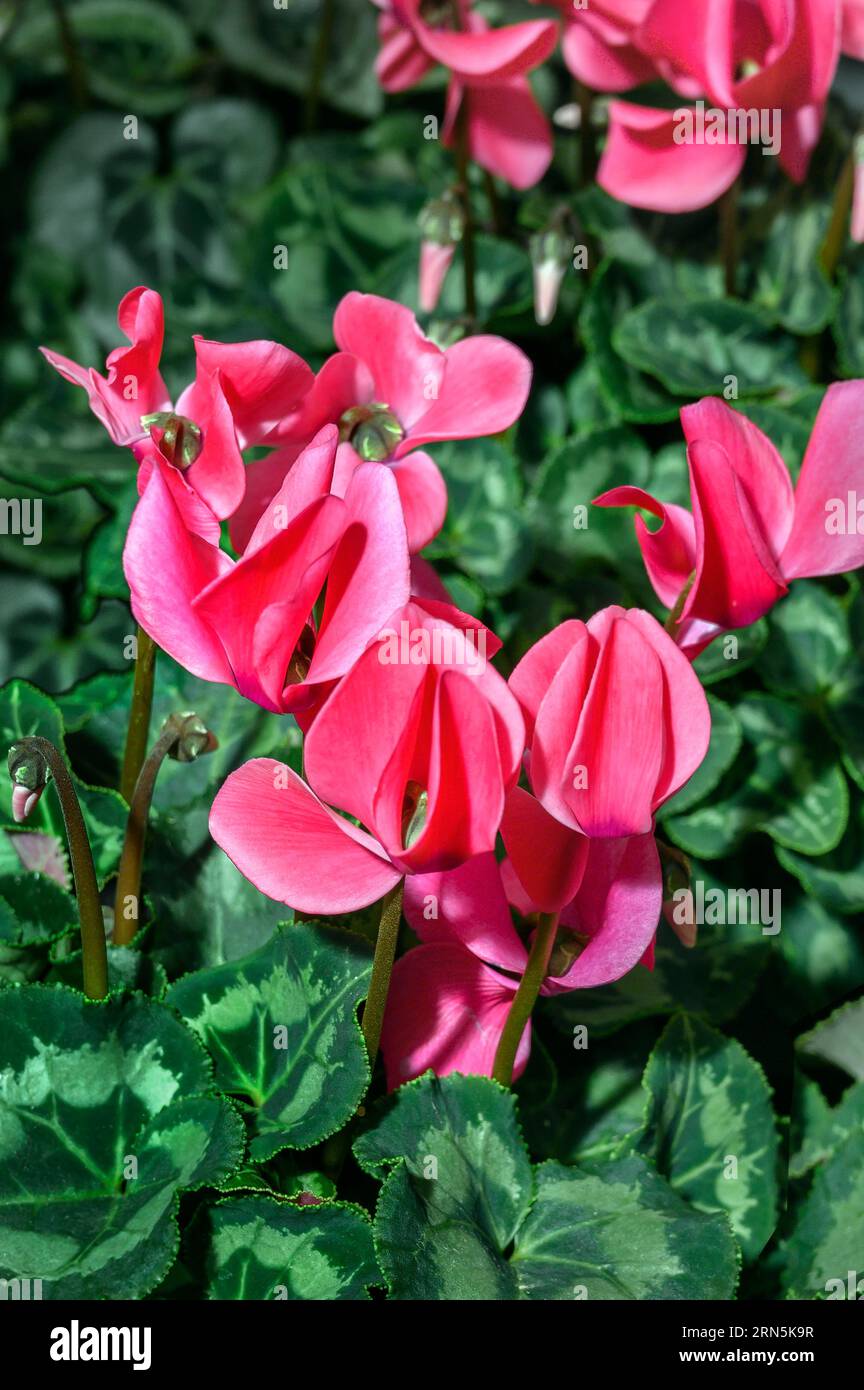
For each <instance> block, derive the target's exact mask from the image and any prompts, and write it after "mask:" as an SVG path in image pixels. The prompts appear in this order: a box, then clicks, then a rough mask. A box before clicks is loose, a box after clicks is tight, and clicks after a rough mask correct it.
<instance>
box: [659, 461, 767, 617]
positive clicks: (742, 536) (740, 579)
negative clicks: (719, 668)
mask: <svg viewBox="0 0 864 1390" xmlns="http://www.w3.org/2000/svg"><path fill="white" fill-rule="evenodd" d="M687 458H688V461H689V464H690V490H691V493H692V497H693V517H694V520H695V523H696V547H697V553H698V556H699V563H698V567H697V573H696V579H695V580H694V583H693V588H692V589H691V591H690V594H689V597H688V599H687V602H686V603H685V605H684V610H683V612H684V616H685V617H692V618H702V619H703V620H704V621H705V622H710V623H717V624H719V625H720V626H721V627H726V628H736V627H746V626H747V625H748V623H755V622H756V621H757V619H759V618H761V617H762V616H763V615H764V614H765V613H767V612H768V610H769V608H771V607H773V605H774V604H775V603H776V602H777V600H778V599H779V598H782V597H783V595H784V593H785V592H786V585H785V584H784V582H783V578H782V576H781V574H780V571H779V570H778V568H777V564H776V561H775V559H774V557H773V555H772V554H771V551H770V549H769V546H768V542H767V540H766V538H765V536H764V534H763V532H762V528H761V524H760V520H759V517H758V515H757V514H756V513H755V512H754V509H753V507H752V505H751V503H750V500H749V498H748V496H747V494H746V493H745V490H744V484H743V483H742V482H741V480H740V478H739V476H738V474H737V473H736V472H735V470H734V469H733V468H732V465H731V463H730V460H729V455H728V454H727V452H726V450H725V449H724V448H723V447H722V445H719V444H714V443H712V442H709V441H708V440H704V439H702V440H697V441H695V442H694V443H693V444H691V445H690V447H689V449H688V450H687Z"/></svg>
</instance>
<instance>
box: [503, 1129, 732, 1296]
mask: <svg viewBox="0 0 864 1390" xmlns="http://www.w3.org/2000/svg"><path fill="white" fill-rule="evenodd" d="M512 1265H513V1267H515V1271H516V1277H517V1280H518V1284H519V1292H520V1296H521V1297H522V1298H531V1299H544V1300H545V1299H554V1300H556V1301H561V1300H566V1299H582V1298H584V1299H588V1300H589V1301H590V1302H595V1301H597V1300H599V1299H603V1300H608V1299H612V1300H619V1299H634V1300H644V1299H693V1298H702V1299H712V1300H714V1299H731V1298H733V1297H734V1292H735V1284H736V1281H737V1275H738V1268H737V1254H736V1250H735V1244H734V1241H733V1240H732V1237H731V1235H730V1234H729V1228H728V1226H727V1225H726V1221H725V1219H724V1218H723V1217H721V1216H716V1215H704V1214H703V1213H701V1212H698V1211H694V1210H693V1208H692V1207H690V1206H688V1205H687V1203H686V1202H683V1201H682V1200H681V1198H680V1197H678V1196H676V1194H675V1193H674V1192H672V1191H671V1190H670V1189H669V1188H668V1187H667V1186H666V1184H665V1183H664V1182H663V1180H662V1179H661V1178H660V1177H658V1175H657V1174H656V1173H655V1172H654V1171H653V1170H652V1169H651V1168H650V1167H649V1166H648V1164H647V1163H646V1162H645V1160H644V1159H642V1158H639V1157H637V1156H636V1155H633V1156H631V1157H629V1158H622V1159H619V1160H618V1161H617V1162H614V1163H607V1164H604V1165H603V1166H602V1167H598V1168H596V1169H589V1170H586V1171H580V1170H579V1169H573V1168H565V1167H563V1165H562V1164H560V1163H551V1162H550V1163H544V1164H542V1165H541V1167H539V1168H538V1169H537V1196H536V1198H535V1201H534V1205H533V1206H532V1208H531V1211H530V1213H529V1215H528V1218H527V1220H526V1221H525V1222H524V1223H523V1225H522V1227H521V1229H520V1230H519V1232H518V1235H517V1237H516V1249H515V1251H514V1254H513V1259H512Z"/></svg>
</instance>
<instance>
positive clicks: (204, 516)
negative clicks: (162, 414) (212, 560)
mask: <svg viewBox="0 0 864 1390" xmlns="http://www.w3.org/2000/svg"><path fill="white" fill-rule="evenodd" d="M134 453H135V457H136V458H137V459H138V460H139V466H138V478H137V485H138V495H139V497H143V495H144V493H145V491H146V489H147V484H148V483H149V481H150V475H151V473H152V472H153V469H154V468H158V469H159V470H160V472H161V474H162V481H163V482H164V483H165V486H166V487H167V488H168V491H169V492H170V493H171V496H172V497H173V499H174V502H175V505H176V507H177V510H178V512H179V513H180V516H181V517H182V519H183V525H184V526H185V527H186V529H187V531H193V532H194V533H195V535H196V536H200V537H201V539H202V540H205V541H208V542H209V543H210V545H215V546H218V545H219V541H220V538H221V535H222V528H221V526H220V525H219V518H218V517H217V516H215V515H214V514H213V512H211V510H210V508H209V507H208V506H207V503H206V502H205V501H204V499H203V497H200V496H199V495H198V493H197V492H196V491H195V489H194V488H193V487H190V486H189V483H188V482H187V480H186V475H185V473H184V472H183V471H182V470H181V469H180V468H176V467H175V466H174V464H172V463H169V462H168V460H167V459H166V458H165V456H164V454H162V453H161V451H160V450H159V449H158V447H157V446H156V445H155V444H154V443H153V441H152V440H151V439H148V440H147V441H146V442H145V443H142V444H138V445H136V446H135V450H134Z"/></svg>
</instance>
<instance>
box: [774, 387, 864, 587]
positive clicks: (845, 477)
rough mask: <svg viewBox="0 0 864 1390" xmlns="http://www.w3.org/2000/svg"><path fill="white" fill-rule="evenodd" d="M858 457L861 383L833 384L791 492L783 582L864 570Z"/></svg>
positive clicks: (861, 450)
mask: <svg viewBox="0 0 864 1390" xmlns="http://www.w3.org/2000/svg"><path fill="white" fill-rule="evenodd" d="M862 457H864V382H862V381H838V382H835V383H834V385H833V386H829V387H828V390H827V391H826V392H825V397H824V399H823V401H822V404H821V406H820V407H819V414H818V415H817V416H816V423H815V425H814V426H813V433H812V435H811V436H810V442H809V444H808V445H807V452H806V454H805V455H804V462H803V464H802V466H801V473H800V475H799V478H798V485H797V487H796V489H795V520H794V522H793V525H792V531H791V534H790V536H789V539H788V541H787V543H786V548H785V549H784V551H783V554H782V555H781V557H780V568H781V569H782V571H783V574H784V576H785V577H786V578H787V579H800V578H801V577H803V576H805V575H819V574H844V573H846V571H848V570H854V569H858V568H859V567H860V566H861V565H864V505H862V502H864V488H862V478H864V472H862V465H861V460H862ZM829 526H830V527H831V530H830V531H829V529H828V528H829Z"/></svg>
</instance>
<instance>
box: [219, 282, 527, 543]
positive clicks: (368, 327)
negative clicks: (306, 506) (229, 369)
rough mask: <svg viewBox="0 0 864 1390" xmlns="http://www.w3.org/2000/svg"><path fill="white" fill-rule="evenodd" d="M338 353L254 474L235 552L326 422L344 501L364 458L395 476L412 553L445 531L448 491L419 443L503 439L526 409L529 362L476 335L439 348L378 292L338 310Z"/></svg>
mask: <svg viewBox="0 0 864 1390" xmlns="http://www.w3.org/2000/svg"><path fill="white" fill-rule="evenodd" d="M333 336H334V338H335V339H336V344H337V346H338V348H339V351H338V352H336V353H334V354H333V356H332V357H329V358H328V359H327V361H326V362H325V363H324V365H323V367H322V368H321V370H320V372H319V373H318V375H317V377H316V378H315V384H314V386H313V387H312V390H311V391H310V392H309V394H308V396H306V398H305V400H304V401H303V404H302V406H301V408H300V409H299V410H298V411H296V412H295V413H294V414H293V415H291V416H289V417H288V418H287V419H285V420H284V421H283V422H282V424H281V425H280V427H279V431H278V435H279V438H280V439H281V440H283V441H285V444H284V448H281V449H277V450H276V452H275V453H273V454H271V455H270V457H269V458H266V459H262V460H260V461H259V462H257V463H252V464H250V465H249V468H248V469H247V475H248V483H247V493H246V499H245V502H244V504H243V506H242V507H241V508H240V510H239V512H238V513H237V515H236V516H235V517H234V519H233V521H232V526H231V535H232V539H233V541H234V543H235V545H236V546H237V548H238V549H242V548H243V547H244V546H245V544H246V539H247V537H248V535H249V534H250V532H251V530H252V529H253V527H254V526H255V524H256V523H257V520H258V517H259V516H260V514H261V512H262V511H263V509H264V507H265V506H266V505H267V503H268V502H269V501H270V499H271V498H272V496H273V495H274V493H275V492H276V491H277V489H278V488H279V487H280V486H281V484H282V481H283V479H284V478H285V476H286V473H287V472H288V470H289V469H290V468H291V467H292V465H293V462H294V459H295V458H296V456H297V454H298V453H299V451H300V450H301V449H302V448H303V447H304V446H305V445H306V444H307V443H308V442H309V440H310V439H311V438H312V436H313V435H314V434H315V433H316V432H317V431H318V430H319V429H321V427H322V425H325V424H328V423H331V424H335V425H337V426H338V427H339V437H340V441H341V443H340V448H339V454H338V458H337V465H336V475H335V478H334V484H333V490H334V491H335V492H336V493H337V494H338V495H342V494H343V493H344V491H345V489H346V487H347V485H348V481H349V479H350V477H351V474H352V472H353V471H354V469H355V468H357V467H358V465H359V464H360V463H361V462H363V461H364V460H365V461H374V462H376V463H383V464H386V465H387V467H388V469H389V470H390V471H392V473H393V475H394V477H395V481H396V485H397V487H398V489H399V496H400V498H401V500H402V509H403V512H404V515H405V525H406V528H407V531H408V541H409V546H410V548H411V551H412V552H416V551H417V550H420V549H421V548H422V547H423V546H424V545H426V544H427V543H428V542H429V541H430V540H431V539H432V537H433V536H435V535H436V534H437V533H438V531H439V530H440V528H441V525H442V523H443V520H444V515H445V512H446V510H447V488H446V485H445V483H444V479H443V478H442V477H441V474H440V472H439V470H438V468H437V466H436V464H435V463H434V461H433V460H432V459H431V458H430V456H429V454H427V453H425V452H424V451H423V449H422V448H420V447H419V446H420V445H423V444H432V443H435V442H437V441H442V440H447V439H475V438H477V437H478V436H480V435H487V434H498V433H499V432H500V431H501V430H505V429H507V428H508V427H509V426H510V425H512V424H513V422H514V420H517V419H518V418H519V416H520V414H521V413H522V410H523V408H524V406H525V402H526V400H527V399H528V392H529V390H530V386H531V363H530V362H529V360H528V358H527V357H526V356H525V354H524V353H523V352H521V351H520V350H519V348H517V347H514V346H513V344H512V343H508V342H506V341H505V340H504V339H503V338H497V337H493V336H491V335H488V334H479V335H478V336H476V337H473V338H465V339H463V340H462V341H461V342H458V343H454V344H453V346H452V347H449V348H447V349H446V351H444V352H442V351H441V349H440V348H439V347H437V346H436V345H435V344H434V343H433V342H431V341H430V340H429V339H428V338H425V337H424V336H423V334H422V333H421V331H420V328H419V326H418V324H417V320H416V319H415V318H414V315H413V314H412V313H411V311H410V310H409V309H406V308H405V307H404V306H403V305H402V304H396V303H394V301H393V300H390V299H381V298H379V296H378V295H374V294H358V293H356V292H352V293H351V294H347V295H346V296H345V298H344V299H343V300H342V302H341V303H340V305H339V307H338V308H337V310H336V315H335V318H334V320H333Z"/></svg>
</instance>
